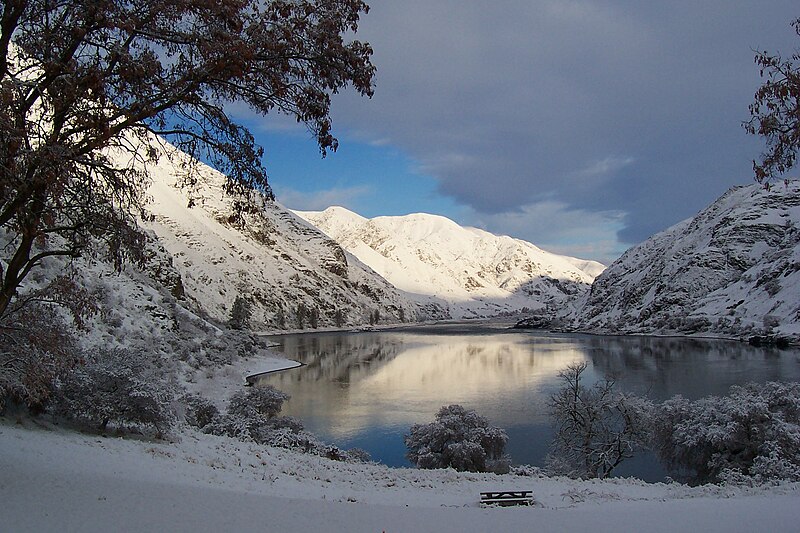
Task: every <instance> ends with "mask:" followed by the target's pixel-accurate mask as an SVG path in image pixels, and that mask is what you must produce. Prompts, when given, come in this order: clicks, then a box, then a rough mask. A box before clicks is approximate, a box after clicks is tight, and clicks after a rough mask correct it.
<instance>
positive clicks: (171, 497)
mask: <svg viewBox="0 0 800 533" xmlns="http://www.w3.org/2000/svg"><path fill="white" fill-rule="evenodd" d="M175 440H176V442H172V443H167V442H149V441H146V440H137V439H133V438H127V439H121V438H113V437H103V436H98V435H93V434H81V433H76V432H71V431H66V430H64V429H61V428H59V427H57V426H55V427H54V426H50V425H49V424H47V423H46V422H43V421H31V420H29V419H25V420H23V421H22V423H21V424H19V423H18V424H14V422H13V421H12V420H8V419H2V418H0V473H1V474H0V517H2V518H0V530H2V531H13V532H24V531H56V530H57V531H191V532H192V533H199V532H203V531H282V532H283V531H286V532H290V531H331V532H339V531H341V532H345V531H347V532H351V531H355V532H358V531H373V532H375V531H377V532H380V531H386V532H398V531H399V532H403V531H437V532H450V531H453V532H456V531H459V532H460V531H533V530H535V531H589V530H591V531H593V532H601V531H656V532H658V531H726V532H727V531H796V527H797V524H798V523H800V505H799V504H800V490H799V489H800V485H798V484H780V485H777V486H773V487H767V488H746V487H718V486H704V487H696V488H691V487H686V486H684V485H680V484H676V483H673V484H646V483H644V482H641V481H638V480H623V479H620V480H610V481H593V482H589V481H587V482H581V481H574V480H570V479H565V478H543V477H542V478H538V477H517V476H496V475H493V474H471V473H457V472H454V471H453V470H436V471H422V470H415V469H393V468H388V467H385V466H382V465H353V464H345V463H338V462H333V461H328V460H326V459H322V458H319V457H315V456H308V455H302V454H297V453H294V452H289V451H286V450H280V449H273V448H266V447H263V446H259V445H256V444H253V443H244V442H239V441H236V440H232V439H229V438H225V437H216V436H211V435H204V434H200V433H197V432H194V431H191V430H189V429H185V430H183V432H182V433H180V434H178V435H177V437H176V439H175ZM488 490H533V491H534V497H535V499H536V501H537V505H536V506H534V507H520V508H511V507H506V508H497V509H495V508H482V507H480V505H479V503H478V501H479V494H480V492H482V491H488Z"/></svg>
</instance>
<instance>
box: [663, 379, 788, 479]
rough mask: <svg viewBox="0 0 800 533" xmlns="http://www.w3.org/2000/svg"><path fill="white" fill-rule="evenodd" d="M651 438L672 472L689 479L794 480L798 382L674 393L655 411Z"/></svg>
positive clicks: (753, 384) (754, 384)
mask: <svg viewBox="0 0 800 533" xmlns="http://www.w3.org/2000/svg"><path fill="white" fill-rule="evenodd" d="M654 443H655V448H656V452H657V454H658V456H659V457H660V458H661V460H662V461H663V462H664V463H665V464H666V465H667V467H668V468H670V469H671V470H672V474H673V477H679V478H682V479H685V480H687V481H690V482H695V483H706V482H719V481H737V480H738V481H740V480H742V479H744V478H750V479H752V480H755V481H757V482H761V481H767V480H775V479H790V480H795V481H797V480H800V383H777V382H770V383H765V384H756V383H750V384H748V385H745V386H733V387H731V389H730V393H729V394H728V395H727V396H709V397H707V398H702V399H700V400H696V401H690V400H687V399H686V398H683V397H681V396H676V397H675V398H672V399H670V400H667V401H666V402H664V403H663V404H661V406H660V407H659V408H658V410H657V416H656V426H655V431H654Z"/></svg>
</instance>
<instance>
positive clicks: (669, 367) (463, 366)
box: [260, 324, 800, 481]
mask: <svg viewBox="0 0 800 533" xmlns="http://www.w3.org/2000/svg"><path fill="white" fill-rule="evenodd" d="M272 340H274V342H276V343H278V344H279V347H277V348H275V350H277V351H279V352H282V353H283V354H284V355H285V356H286V357H288V358H290V359H294V360H296V361H300V362H302V363H305V365H306V366H303V367H301V368H297V369H292V370H287V371H286V372H280V373H277V374H273V375H269V376H265V377H263V378H261V380H260V383H268V384H272V385H274V386H275V387H277V388H279V389H281V390H283V391H284V392H286V393H288V394H290V395H291V396H292V399H291V400H290V401H289V402H287V403H286V404H285V405H284V410H283V414H289V415H293V416H296V417H298V418H300V419H301V420H303V422H304V424H305V426H306V428H307V429H308V430H310V431H312V432H313V433H315V434H317V435H318V436H319V437H321V438H322V439H324V440H326V441H329V442H333V443H335V444H337V445H339V446H341V447H346V448H352V447H358V448H363V449H365V450H367V451H368V452H370V454H371V455H372V457H373V459H375V460H378V461H381V462H382V463H384V464H387V465H391V466H402V465H408V464H409V463H408V462H407V461H406V459H405V457H404V454H405V446H404V444H403V434H404V433H407V432H408V429H409V428H410V427H411V425H413V424H415V423H425V422H430V421H432V420H433V417H434V414H435V413H436V411H437V410H438V409H439V408H440V407H441V406H443V405H449V404H453V403H458V404H462V405H464V406H465V407H467V408H471V409H475V410H476V411H477V412H478V413H479V414H481V415H482V416H484V417H486V418H488V419H489V421H490V422H491V423H492V424H493V425H495V426H500V427H502V428H504V429H505V430H506V432H507V433H508V436H509V442H508V446H507V451H508V453H509V454H510V455H511V458H512V460H513V461H514V463H517V464H522V463H527V464H531V465H538V466H541V465H542V464H543V460H544V456H545V455H546V453H547V449H548V446H549V442H550V438H551V434H552V433H551V428H550V421H549V419H548V415H547V401H548V398H549V396H550V395H551V394H552V393H553V392H555V391H556V390H557V389H558V388H559V387H560V385H561V383H560V381H559V378H558V372H559V370H561V369H563V368H564V367H566V366H567V365H568V364H570V363H573V362H580V361H586V362H587V363H588V364H589V369H588V371H587V373H586V376H587V382H586V384H587V385H589V384H591V383H592V382H593V381H596V380H598V379H602V378H604V377H615V378H616V379H617V384H618V385H617V386H618V387H619V389H620V390H622V391H628V392H634V393H637V394H642V395H645V394H646V395H648V396H649V397H650V398H652V399H654V400H664V399H666V398H669V397H671V396H674V395H676V394H681V395H683V396H685V397H687V398H700V397H703V396H708V395H710V394H715V395H719V394H725V393H726V392H727V390H728V388H729V387H730V386H731V385H735V384H743V383H747V382H749V381H756V382H766V381H800V351H798V350H778V349H774V348H755V347H751V346H748V345H746V344H742V343H738V342H729V341H713V340H701V339H690V338H657V337H600V336H589V335H577V334H551V333H543V332H538V331H537V332H519V331H513V330H507V329H505V328H504V326H503V327H501V326H500V325H495V326H488V325H482V324H468V325H442V326H426V327H416V328H407V329H404V330H392V331H380V332H360V333H316V334H302V335H283V336H278V337H274V338H273V339H272ZM616 473H617V475H623V476H630V475H634V476H637V477H640V478H643V479H645V480H648V481H659V480H661V479H663V477H664V475H665V473H664V471H663V470H662V469H661V467H660V465H658V463H657V462H656V461H655V459H654V458H653V457H652V456H649V455H645V456H642V457H638V458H634V459H632V460H629V461H628V462H627V463H626V464H623V465H621V466H620V467H619V468H618V470H617V471H616Z"/></svg>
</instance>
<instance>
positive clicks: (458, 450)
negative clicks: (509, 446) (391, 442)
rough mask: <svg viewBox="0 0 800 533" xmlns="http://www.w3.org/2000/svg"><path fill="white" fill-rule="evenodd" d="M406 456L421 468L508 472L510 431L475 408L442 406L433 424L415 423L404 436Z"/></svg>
mask: <svg viewBox="0 0 800 533" xmlns="http://www.w3.org/2000/svg"><path fill="white" fill-rule="evenodd" d="M404 441H405V444H406V447H407V448H408V453H407V454H406V457H407V458H408V460H409V461H411V462H412V463H414V464H415V465H417V466H418V467H419V468H448V467H451V468H454V469H456V470H458V471H469V472H496V473H507V472H508V470H509V465H510V460H509V458H508V456H507V455H505V447H506V442H508V435H506V432H505V431H503V430H502V429H500V428H498V427H494V426H490V425H489V422H488V421H487V420H486V419H485V418H484V417H482V416H480V415H478V414H477V413H476V412H475V411H472V410H468V409H465V408H464V407H462V406H460V405H450V406H446V407H442V408H441V409H439V412H438V413H436V420H435V421H433V422H431V423H430V424H415V425H413V426H412V427H411V432H410V433H409V434H408V435H406V436H405V437H404Z"/></svg>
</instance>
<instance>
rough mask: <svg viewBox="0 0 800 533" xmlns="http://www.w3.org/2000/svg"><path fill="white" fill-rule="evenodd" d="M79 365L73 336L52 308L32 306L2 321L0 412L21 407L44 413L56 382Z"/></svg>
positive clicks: (21, 309)
mask: <svg viewBox="0 0 800 533" xmlns="http://www.w3.org/2000/svg"><path fill="white" fill-rule="evenodd" d="M77 362H78V348H77V343H76V341H75V338H74V336H73V334H72V333H71V332H70V331H69V328H68V327H67V325H66V324H65V322H64V321H63V320H62V319H61V317H60V316H59V315H58V313H57V312H56V311H55V309H53V308H52V307H50V306H46V305H37V304H29V305H27V306H25V307H22V308H20V309H18V310H16V311H15V312H12V313H9V314H7V315H6V316H5V317H3V319H2V321H0V412H3V410H4V409H5V406H6V404H7V403H21V404H24V405H26V406H27V407H28V408H29V409H30V410H31V411H32V412H39V411H41V410H43V409H44V407H45V405H46V404H47V402H48V401H49V400H50V398H51V395H52V392H53V383H54V381H55V380H56V379H57V378H58V377H60V376H63V375H64V374H65V373H66V372H68V371H69V370H70V369H71V368H72V367H74V366H75V365H76V364H77Z"/></svg>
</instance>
